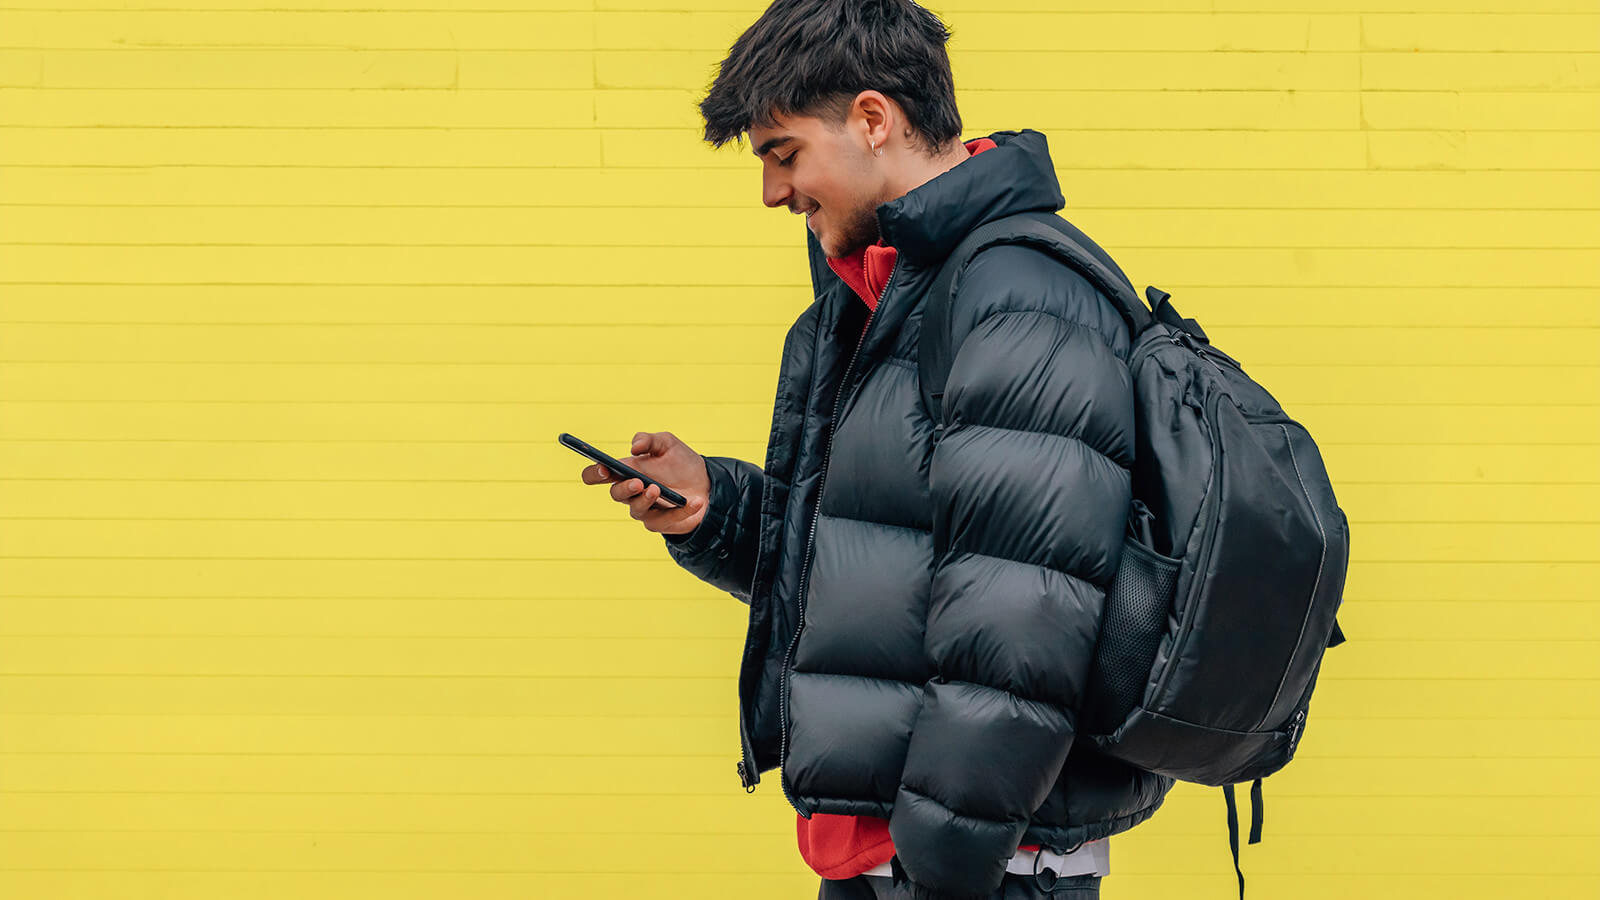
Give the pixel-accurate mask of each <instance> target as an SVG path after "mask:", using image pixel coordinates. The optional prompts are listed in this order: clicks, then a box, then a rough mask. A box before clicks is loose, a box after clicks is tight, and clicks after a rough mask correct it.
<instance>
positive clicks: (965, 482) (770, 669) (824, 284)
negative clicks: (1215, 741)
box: [665, 129, 1172, 897]
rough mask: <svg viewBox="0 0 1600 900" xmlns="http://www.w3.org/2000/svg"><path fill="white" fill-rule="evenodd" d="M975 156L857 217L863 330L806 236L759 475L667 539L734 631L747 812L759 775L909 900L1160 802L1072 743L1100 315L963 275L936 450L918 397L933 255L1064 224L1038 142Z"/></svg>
mask: <svg viewBox="0 0 1600 900" xmlns="http://www.w3.org/2000/svg"><path fill="white" fill-rule="evenodd" d="M989 137H990V138H991V139H992V140H994V141H995V142H996V144H997V146H996V147H994V148H993V149H990V150H988V151H986V152H984V153H981V154H978V155H976V156H973V157H971V158H969V159H967V160H965V161H964V162H962V163H960V164H959V165H957V166H955V167H954V168H952V169H950V170H948V171H947V172H944V173H942V174H941V175H939V176H938V177H936V178H934V179H933V180H931V181H929V182H927V183H926V184H923V185H921V186H920V187H918V188H916V189H914V190H912V191H910V192H909V193H907V194H906V195H905V196H903V197H901V198H899V199H897V200H894V201H892V202H889V203H885V204H882V205H881V206H879V207H878V224H879V228H880V231H881V233H882V236H883V239H884V243H886V244H888V245H890V246H893V247H895V248H896V250H897V251H898V254H897V257H896V262H895V267H894V270H893V272H892V273H891V274H890V276H889V280H888V283H887V285H886V286H885V290H884V294H883V296H882V298H881V299H880V300H879V302H878V306H877V308H876V309H875V310H873V311H872V312H871V313H870V314H869V312H868V310H867V308H866V307H865V305H864V304H862V303H861V300H860V298H859V297H857V296H856V294H855V293H854V292H853V291H852V289H851V288H850V287H849V286H848V285H847V284H845V283H844V281H842V280H841V279H840V278H839V277H838V276H837V275H836V274H834V273H833V272H832V271H831V270H830V269H829V268H828V266H827V265H826V262H825V257H824V256H823V254H822V250H821V248H820V246H819V245H818V243H817V240H816V237H815V235H813V234H812V233H811V231H810V229H807V230H806V235H807V244H808V250H809V253H810V259H811V277H812V287H813V290H814V294H815V297H816V299H815V301H814V302H813V303H812V304H811V306H810V307H808V308H807V309H806V310H805V312H803V313H802V314H801V315H800V317H799V319H798V320H797V321H796V322H795V323H794V325H793V326H792V327H791V328H790V330H789V333H788V336H787V338H786V339H785V341H784V348H783V359H782V361H781V364H780V367H779V374H778V389H777V398H776V403H775V404H774V408H773V418H772V432H771V434H770V435H769V438H768V447H767V461H766V466H765V467H764V468H757V467H756V466H755V465H754V464H752V463H749V462H746V461H744V460H740V459H734V458H731V457H707V459H706V465H707V471H708V473H709V474H710V478H711V496H710V505H709V507H708V509H707V513H706V515H705V517H704V519H703V520H702V521H701V523H700V525H699V527H698V528H696V529H695V531H693V532H691V533H689V534H687V535H668V536H665V539H666V544H667V547H668V550H669V552H670V553H671V555H672V557H673V558H674V559H675V560H677V562H678V563H679V564H680V565H681V566H683V567H684V568H685V569H687V570H688V571H690V572H692V573H693V574H695V575H696V576H698V577H699V578H701V579H702V580H704V581H706V582H708V583H710V584H712V585H714V586H716V587H718V588H721V589H722V590H725V591H728V592H729V593H731V594H733V595H734V596H736V597H738V598H739V599H740V600H742V601H744V602H746V603H748V604H749V605H750V629H749V634H748V637H747V639H746V643H745V648H744V659H743V665H742V667H741V669H740V676H739V709H740V725H741V728H740V732H741V734H740V737H741V740H742V743H743V752H744V758H743V759H742V760H741V761H740V762H739V773H740V775H741V777H742V778H743V779H744V781H745V784H746V786H747V787H748V786H751V785H753V784H754V783H755V782H756V781H758V780H759V778H758V776H757V772H765V771H767V770H769V769H772V768H774V767H776V766H778V765H779V764H780V762H781V763H782V765H783V772H782V774H781V781H782V784H783V787H784V792H785V794H786V795H787V796H788V797H789V800H790V802H791V803H792V804H793V805H794V806H795V808H796V809H797V810H798V811H799V812H800V814H801V815H804V816H808V817H809V816H810V815H811V814H813V813H818V812H821V813H843V814H854V815H863V814H864V815H874V816H882V817H884V818H887V819H888V820H889V831H890V836H891V837H892V838H893V840H894V846H895V850H896V857H897V860H898V862H899V865H900V868H901V869H902V870H903V871H904V873H905V874H906V875H907V876H908V877H909V878H910V879H911V880H912V881H913V882H914V887H915V888H916V889H917V890H918V892H919V893H920V895H922V896H929V897H951V896H967V895H971V896H988V895H989V894H991V893H993V892H994V891H995V889H996V888H997V887H998V886H999V884H1000V881H1001V879H1002V877H1003V876H1004V873H1005V865H1006V860H1007V859H1009V858H1010V857H1011V856H1012V855H1013V854H1014V853H1015V852H1016V848H1017V845H1018V844H1019V843H1036V842H1037V843H1042V844H1044V845H1045V846H1049V847H1053V848H1056V849H1058V850H1061V849H1070V848H1073V847H1075V846H1077V845H1079V844H1081V843H1082V842H1084V841H1089V840H1096V839H1099V838H1102V837H1105V836H1108V835H1111V834H1115V833H1117V832H1120V831H1125V830H1127V829H1129V828H1131V827H1133V826H1134V825H1136V824H1137V823H1139V822H1141V821H1143V820H1144V819H1146V818H1148V817H1149V816H1150V815H1151V814H1152V813H1154V812H1155V810H1156V808H1157V807H1159V806H1160V805H1161V803H1162V800H1163V799H1164V798H1165V796H1166V792H1167V791H1168V790H1169V789H1170V788H1171V786H1172V781H1171V779H1167V778H1162V777H1158V776H1156V775H1153V774H1151V773H1148V772H1144V771H1141V770H1138V769H1134V768H1131V767H1129V766H1127V765H1125V764H1122V763H1120V762H1117V761H1115V760H1113V759H1110V758H1109V757H1106V756H1104V755H1101V754H1100V753H1098V752H1096V751H1095V750H1094V749H1093V748H1092V747H1091V746H1090V745H1089V744H1088V743H1087V742H1081V743H1079V742H1074V741H1073V733H1074V720H1075V718H1076V714H1077V709H1078V706H1079V703H1080V701H1081V699H1082V694H1083V689H1084V682H1085V678H1086V674H1087V672H1088V668H1089V663H1090V658H1091V655H1092V651H1093V648H1094V643H1095V639H1096V635H1097V634H1098V632H1099V628H1100V622H1101V613H1102V609H1103V606H1104V602H1105V592H1106V587H1107V585H1108V584H1109V583H1110V581H1111V578H1112V575H1113V573H1114V572H1115V571H1116V566H1117V560H1118V556H1119V554H1120V552H1121V546H1122V535H1123V532H1124V528H1125V526H1126V522H1127V515H1128V510H1129V505H1130V501H1131V486H1130V485H1131V482H1130V475H1129V469H1130V467H1131V466H1132V463H1133V447H1134V442H1133V428H1134V420H1133V392H1132V391H1133V388H1132V382H1131V379H1130V377H1129V373H1128V368H1127V358H1128V352H1129V343H1130V342H1129V336H1128V331H1127V326H1126V325H1125V324H1124V323H1123V321H1122V319H1121V317H1120V316H1119V315H1118V313H1117V312H1116V309H1115V308H1114V307H1113V306H1112V304H1111V302H1110V301H1109V300H1108V299H1106V298H1105V297H1103V296H1101V295H1100V294H1099V293H1098V292H1097V291H1096V290H1095V288H1093V287H1092V286H1091V285H1090V284H1089V282H1087V281H1085V280H1084V279H1083V278H1082V277H1081V276H1079V275H1078V274H1077V273H1075V272H1074V271H1072V270H1071V269H1069V268H1067V267H1066V266H1065V265H1063V264H1061V263H1059V262H1057V261H1055V260H1053V259H1052V258H1050V257H1048V256H1046V255H1044V254H1043V253H1040V252H1037V251H1033V250H1029V249H1026V248H1022V247H1016V246H999V247H992V248H990V249H987V250H984V251H982V252H981V253H980V254H979V255H978V256H977V257H976V259H975V260H974V261H973V263H972V264H971V266H970V267H969V268H968V269H967V271H966V274H965V276H964V277H963V278H962V279H961V280H960V281H959V287H958V289H957V293H956V296H955V299H954V302H953V304H952V317H953V318H952V322H953V326H952V334H951V341H952V343H951V346H952V347H956V348H959V349H958V350H957V351H956V352H955V355H954V361H953V365H952V368H951V371H950V376H949V382H948V384H947V385H946V388H945V396H944V400H943V409H944V412H943V415H944V417H945V419H946V421H945V422H944V423H942V425H940V427H939V428H938V429H937V439H936V427H935V426H936V425H937V424H940V423H935V422H933V421H931V420H930V419H929V417H928V416H927V414H926V413H925V412H924V410H923V407H922V403H921V401H920V398H919V390H918V383H917V362H916V360H917V347H918V344H917V340H918V334H919V332H920V327H921V311H922V308H923V305H924V304H923V301H924V299H925V296H926V294H927V290H928V287H929V285H930V284H931V282H932V280H933V278H934V276H935V275H936V274H937V272H938V268H939V265H940V264H941V263H942V262H943V261H944V260H945V258H946V257H947V256H948V255H949V252H950V250H951V249H952V248H953V247H954V246H955V245H956V243H957V242H958V241H959V240H960V239H961V238H962V237H963V236H964V235H965V234H966V233H967V232H969V231H970V230H971V229H973V228H975V227H976V226H978V225H979V224H982V223H983V222H986V221H990V220H992V219H996V218H999V217H1001V216H1004V215H1008V214H1010V213H1013V212H1020V211H1024V210H1045V211H1049V212H1055V211H1057V210H1060V209H1061V208H1062V207H1063V206H1064V205H1065V201H1064V199H1063V197H1062V195H1061V190H1060V187H1059V185H1058V184H1057V182H1056V178H1055V172H1054V169H1053V167H1052V165H1051V162H1050V156H1049V152H1048V148H1047V146H1046V141H1045V136H1044V135H1043V134H1041V133H1039V132H1037V131H1033V130H1026V129H1025V130H1022V131H1020V132H1019V131H1002V132H998V133H995V134H992V135H989ZM867 319H870V320H871V321H864V320H867ZM864 325H865V328H866V333H865V337H864V338H863V339H862V340H861V343H860V346H859V347H857V336H858V335H860V334H861V333H862V329H863V326H864ZM830 438H831V440H830ZM824 484H826V491H825V492H824V491H823V486H824ZM819 494H820V496H821V502H820V506H819V503H818V497H819ZM802 618H803V620H804V626H803V627H800V628H799V629H798V634H797V633H796V632H797V625H798V623H799V622H800V621H801V620H802Z"/></svg>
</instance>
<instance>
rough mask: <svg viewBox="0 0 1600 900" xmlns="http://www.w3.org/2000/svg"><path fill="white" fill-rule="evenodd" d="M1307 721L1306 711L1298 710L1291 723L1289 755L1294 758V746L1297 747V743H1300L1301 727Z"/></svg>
mask: <svg viewBox="0 0 1600 900" xmlns="http://www.w3.org/2000/svg"><path fill="white" fill-rule="evenodd" d="M1305 720H1306V711H1305V710H1303V709H1297V710H1295V711H1294V719H1293V720H1291V721H1290V723H1289V751H1288V755H1289V756H1290V757H1293V756H1294V745H1295V743H1296V742H1298V741H1299V740H1300V726H1301V724H1302V723H1304V722H1305Z"/></svg>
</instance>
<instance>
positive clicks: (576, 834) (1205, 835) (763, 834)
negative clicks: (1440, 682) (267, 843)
mask: <svg viewBox="0 0 1600 900" xmlns="http://www.w3.org/2000/svg"><path fill="white" fill-rule="evenodd" d="M792 831H793V829H788V828H785V829H782V830H779V831H763V830H755V829H744V830H740V831H662V830H659V829H654V828H652V829H651V830H649V831H573V830H571V829H563V830H560V831H524V830H512V829H494V830H491V831H468V830H454V829H453V830H449V831H432V830H430V831H410V830H398V829H397V830H390V831H364V830H361V829H342V830H339V831H330V830H326V829H321V830H316V831H308V830H305V829H287V830H286V829H270V828H0V834H72V835H79V834H118V835H122V834H289V835H334V836H342V835H354V834H360V835H379V836H388V835H394V836H412V835H429V836H448V835H467V834H473V835H546V836H558V835H559V836H562V837H573V838H585V837H589V836H601V835H604V836H622V835H629V836H639V837H654V836H656V835H670V836H672V837H711V836H739V837H760V838H773V837H785V838H787V837H789V836H791V833H792ZM1162 833H1163V834H1165V835H1168V836H1172V837H1182V838H1193V839H1201V840H1214V839H1215V837H1216V836H1215V835H1214V834H1212V833H1211V832H1210V831H1204V832H1201V831H1172V830H1170V829H1169V830H1167V831H1164V832H1162ZM1280 833H1281V832H1280ZM1377 834H1378V832H1375V831H1371V830H1368V831H1358V832H1356V831H1353V832H1336V831H1319V832H1315V833H1308V832H1295V833H1291V834H1289V835H1288V836H1289V837H1306V838H1315V839H1321V838H1366V839H1368V840H1370V839H1372V838H1373V837H1374V836H1375V835H1377ZM1383 836H1384V837H1385V838H1387V839H1391V840H1394V839H1398V840H1431V839H1438V838H1449V839H1456V840H1459V839H1460V838H1461V837H1462V835H1460V834H1445V833H1426V834H1412V833H1404V834H1402V833H1395V832H1389V833H1387V834H1384V835H1383ZM1472 837H1480V838H1549V837H1560V838H1587V837H1600V832H1593V833H1588V832H1577V831H1565V830H1563V831H1561V832H1559V833H1556V834H1535V833H1531V832H1528V831H1516V832H1508V833H1505V834H1495V833H1493V832H1487V831H1480V830H1478V829H1473V831H1472ZM1165 874H1168V875H1170V874H1172V873H1165ZM1195 874H1205V875H1210V874H1212V873H1210V872H1205V873H1195ZM1456 874H1462V873H1459V872H1458V873H1456ZM1131 877H1138V876H1137V875H1135V876H1131Z"/></svg>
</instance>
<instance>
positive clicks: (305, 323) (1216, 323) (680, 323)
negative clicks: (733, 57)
mask: <svg viewBox="0 0 1600 900" xmlns="http://www.w3.org/2000/svg"><path fill="white" fill-rule="evenodd" d="M1206 322H1210V323H1211V327H1213V328H1230V330H1243V328H1266V330H1307V328H1318V330H1328V328H1360V330H1373V328H1427V330H1438V328H1493V330H1496V331H1573V330H1595V328H1600V325H1584V323H1578V322H1573V323H1560V325H1520V323H1518V325H1464V323H1458V322H1427V323H1416V325H1405V323H1389V322H1365V323H1349V322H1346V323H1317V322H1283V323H1261V322H1224V320H1216V319H1211V317H1210V315H1208V317H1206ZM0 325H107V327H125V325H184V327H190V325H206V327H213V325H219V327H224V325H226V327H251V328H256V327H266V325H272V327H296V328H298V327H320V325H338V327H354V328H389V327H406V328H618V327H621V325H618V323H616V322H494V320H490V319H483V320H478V322H461V320H454V322H414V320H400V319H373V320H346V322H341V320H331V319H325V320H320V319H307V320H282V319H272V320H250V319H234V320H218V319H5V320H0ZM790 325H792V322H782V320H778V322H691V320H677V322H645V320H637V319H630V320H627V323H626V327H634V328H642V327H648V328H787V327H790ZM8 362H115V364H160V365H170V364H173V362H184V364H242V365H261V364H272V365H301V364H307V362H314V364H318V365H366V364H368V362H366V360H349V359H330V360H304V359H285V360H238V359H214V360H211V359H186V360H165V359H94V360H83V359H0V364H8ZM440 362H443V364H451V365H458V364H459V365H502V364H499V362H493V360H384V362H381V365H438V364H440ZM507 362H509V364H515V365H614V364H610V362H528V360H507ZM640 365H682V364H672V362H661V364H640ZM691 365H704V364H691ZM715 365H765V364H715ZM1274 365H1322V364H1274ZM1339 365H1373V364H1339ZM1395 365H1454V364H1395ZM1467 365H1474V364H1467ZM1486 365H1501V364H1486ZM1538 365H1565V364H1538Z"/></svg>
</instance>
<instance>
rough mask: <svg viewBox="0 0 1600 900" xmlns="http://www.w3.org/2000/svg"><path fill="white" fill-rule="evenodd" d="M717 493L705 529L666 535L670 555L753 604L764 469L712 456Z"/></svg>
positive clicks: (713, 489) (713, 485) (713, 486)
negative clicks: (752, 589)
mask: <svg viewBox="0 0 1600 900" xmlns="http://www.w3.org/2000/svg"><path fill="white" fill-rule="evenodd" d="M704 459H705V461H706V475H707V477H709V478H710V479H711V493H710V496H709V497H708V500H709V502H708V503H707V505H706V514H705V515H704V516H702V517H701V518H700V524H698V525H696V526H695V528H694V530H693V531H690V532H688V533H686V534H663V535H662V538H663V539H664V540H665V541H666V544H667V553H668V554H670V555H671V556H672V558H673V559H674V560H675V561H677V563H678V565H680V566H682V567H683V568H685V569H687V570H688V571H689V572H690V573H691V574H692V575H694V576H695V577H696V578H699V579H700V580H701V581H704V582H706V583H707V584H710V585H712V586H714V587H717V588H721V589H722V590H724V591H727V592H728V593H730V594H732V595H734V596H735V597H737V598H739V600H741V601H742V602H744V603H749V602H750V586H751V582H752V581H753V580H754V579H755V567H756V547H757V544H758V542H759V540H760V535H761V529H760V527H759V526H760V523H761V494H762V491H763V488H764V487H765V479H766V475H765V473H764V472H763V471H762V469H761V467H760V466H757V465H755V464H754V463H750V462H746V461H744V460H742V459H734V458H733V457H731V456H707V457H704Z"/></svg>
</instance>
